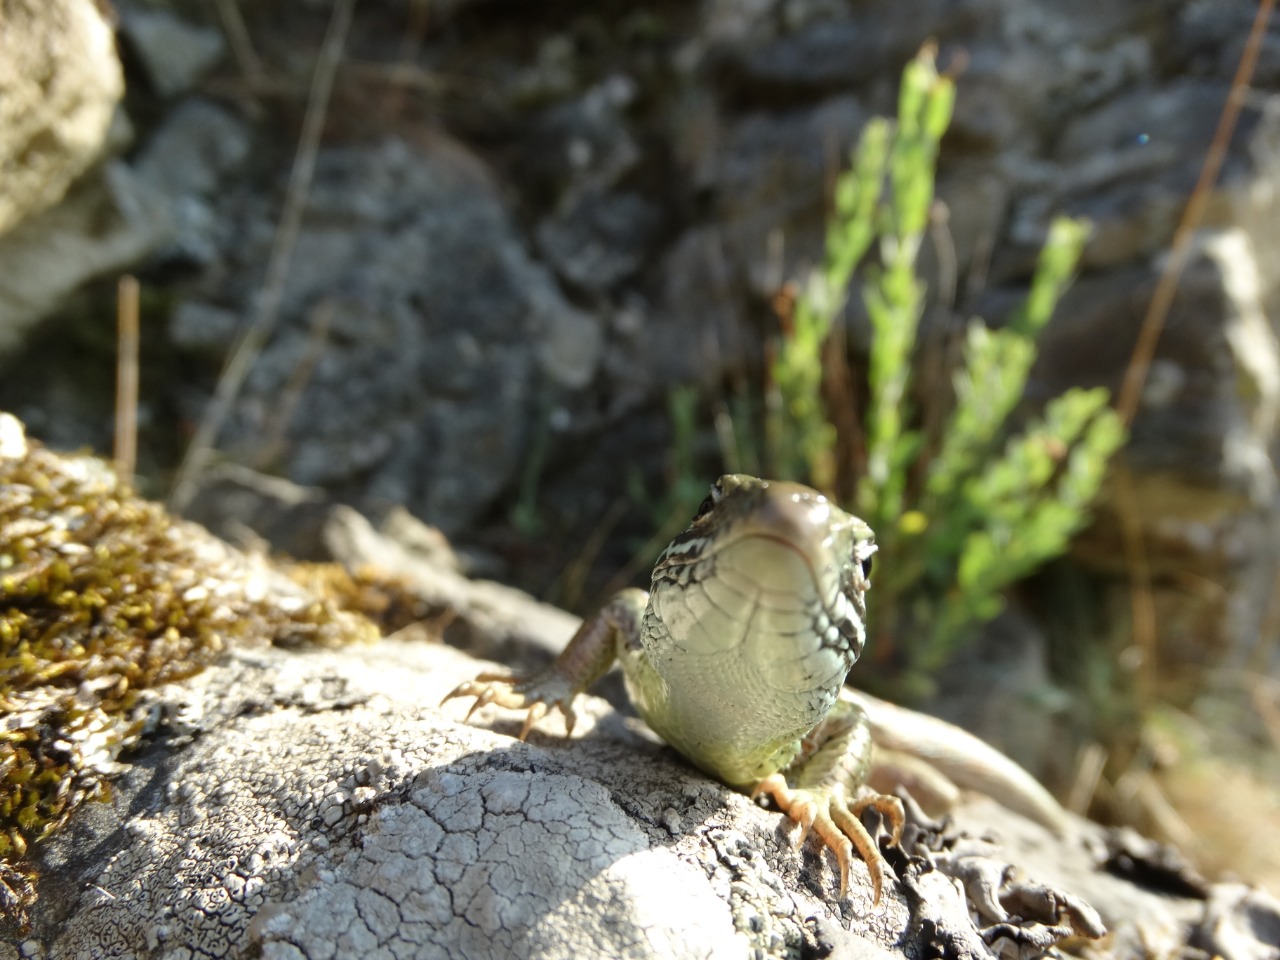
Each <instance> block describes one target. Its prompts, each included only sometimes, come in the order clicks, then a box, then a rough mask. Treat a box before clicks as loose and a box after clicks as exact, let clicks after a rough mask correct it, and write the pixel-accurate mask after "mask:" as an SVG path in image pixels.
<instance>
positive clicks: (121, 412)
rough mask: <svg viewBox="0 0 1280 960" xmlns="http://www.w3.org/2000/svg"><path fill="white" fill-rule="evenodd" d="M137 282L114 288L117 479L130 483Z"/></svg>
mask: <svg viewBox="0 0 1280 960" xmlns="http://www.w3.org/2000/svg"><path fill="white" fill-rule="evenodd" d="M139 340H140V336H139V333H138V279H137V277H131V276H128V275H126V276H123V277H121V278H120V282H119V284H118V285H117V286H116V436H115V451H114V459H115V465H116V476H118V477H119V478H120V479H121V480H123V481H124V482H125V483H132V482H133V474H134V471H135V470H136V469H137V466H138V343H139Z"/></svg>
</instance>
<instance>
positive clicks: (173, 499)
mask: <svg viewBox="0 0 1280 960" xmlns="http://www.w3.org/2000/svg"><path fill="white" fill-rule="evenodd" d="M354 7H355V0H337V2H336V3H335V4H334V7H333V15H332V17H330V20H329V30H328V33H327V34H326V35H325V39H324V44H323V46H322V47H321V48H320V55H319V57H318V59H317V61H316V68H315V74H314V76H313V77H312V82H311V93H310V95H309V97H308V99H307V112H306V115H305V117H304V118H303V121H302V133H301V135H300V136H299V138H298V150H297V152H296V154H295V155H294V161H293V169H292V170H291V171H290V174H289V186H288V189H287V191H286V193H285V201H284V209H283V211H282V212H281V215H280V223H279V224H278V225H277V227H276V235H275V240H274V241H273V243H272V246H271V257H270V259H269V260H268V262H267V276H266V279H265V281H264V282H263V289H262V296H261V298H260V299H259V301H258V309H257V311H256V313H255V315H254V318H253V323H252V324H250V326H249V328H248V330H246V331H245V333H244V335H243V336H242V337H241V338H240V340H239V342H237V344H236V345H235V347H234V348H233V349H232V351H231V356H230V357H229V358H228V360H227V365H226V368H225V369H224V370H223V372H222V377H221V378H220V379H219V380H218V387H217V390H216V391H215V392H214V395H213V399H212V400H211V401H210V403H209V406H208V407H207V408H206V410H205V413H204V417H203V418H202V419H201V421H200V424H199V425H198V426H197V427H196V432H195V436H194V437H192V439H191V444H190V446H188V447H187V453H186V456H185V457H183V460H182V463H181V464H180V465H179V466H178V471H177V474H176V476H175V477H174V481H173V489H172V490H171V491H170V493H169V507H170V509H172V510H175V511H181V510H182V509H183V507H185V506H186V504H187V503H188V502H189V501H190V499H191V496H192V494H193V493H194V487H195V481H196V478H197V477H198V476H199V474H200V472H201V470H202V469H203V467H204V465H205V463H206V461H207V460H208V457H209V453H210V451H211V450H212V449H213V446H214V444H215V443H216V442H217V439H218V432H219V430H220V429H221V428H222V424H223V423H224V422H225V421H226V419H227V415H228V414H229V412H230V410H231V404H232V403H233V402H234V401H235V398H236V396H237V395H238V394H239V393H240V388H241V387H242V386H243V385H244V381H245V378H246V377H247V376H248V374H249V370H250V369H251V368H252V367H253V363H254V361H255V360H256V359H257V357H258V354H259V353H260V352H261V351H262V348H263V346H264V345H265V344H266V342H267V338H268V337H269V336H270V335H271V330H272V328H273V327H274V326H275V323H276V319H277V317H278V315H279V313H280V303H281V301H282V299H283V297H284V283H285V279H286V278H287V276H288V274H289V264H290V261H291V259H292V257H293V248H294V245H295V243H296V241H297V238H298V229H299V227H300V226H301V224H302V213H303V209H304V208H305V206H306V200H307V194H308V192H309V191H310V189H311V178H312V175H313V174H314V172H315V165H316V153H317V151H318V150H319V147H320V134H321V133H322V132H323V130H324V123H325V116H326V114H327V113H328V109H329V97H330V94H331V93H332V92H333V82H334V78H335V77H336V76H337V73H338V65H339V64H340V63H341V62H342V56H343V50H344V49H345V47H346V41H347V33H348V32H349V30H350V28H351V16H352V11H353V9H354Z"/></svg>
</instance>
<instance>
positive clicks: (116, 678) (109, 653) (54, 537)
mask: <svg viewBox="0 0 1280 960" xmlns="http://www.w3.org/2000/svg"><path fill="white" fill-rule="evenodd" d="M341 606H342V605H341V604H340V603H339V602H335V601H334V600H331V599H325V598H318V597H316V596H314V595H311V594H308V593H305V592H304V591H303V590H301V589H300V588H298V587H297V586H296V585H294V584H293V583H292V582H290V581H288V580H286V579H285V578H284V577H282V576H281V575H279V574H277V573H276V572H275V571H274V570H272V569H271V568H270V567H268V566H267V565H266V564H265V562H255V561H253V560H251V559H249V558H246V557H244V556H242V555H240V554H238V553H236V552H235V551H233V550H231V548H229V547H227V546H226V545H224V544H222V543H221V542H220V541H217V540H215V539H214V538H213V537H211V536H210V535H209V534H207V533H206V532H205V531H203V530H202V529H201V528H198V527H196V526H194V525H192V524H188V523H186V522H184V521H181V520H178V519H175V518H173V517H171V516H170V515H169V514H168V513H167V512H166V511H165V510H164V508H163V507H161V506H160V505H158V504H155V503H151V502H148V501H146V500H143V499H141V498H139V497H137V496H136V495H135V494H134V493H133V492H132V491H131V490H129V489H128V488H127V487H125V486H124V485H123V484H121V483H119V482H118V481H117V479H116V477H115V475H114V473H112V472H111V470H110V468H109V467H108V466H107V465H106V464H104V463H103V462H102V461H100V460H97V459H95V458H92V457H88V456H74V457H67V456H62V455H59V454H55V453H53V452H51V451H49V450H47V449H45V448H44V447H42V446H40V445H39V444H37V443H35V442H32V441H28V440H27V439H26V438H25V437H24V436H23V433H22V428H21V425H20V424H19V423H18V421H17V420H15V419H14V418H13V417H10V416H8V415H5V414H0V902H2V903H3V904H6V905H9V906H12V905H13V904H14V903H18V904H19V908H20V907H21V902H22V901H29V900H30V895H29V894H30V890H29V889H25V888H24V887H23V879H24V877H26V878H27V879H28V880H29V879H30V874H29V871H26V869H25V868H24V867H22V865H21V863H20V860H21V858H23V857H24V856H25V855H26V854H27V853H28V851H29V850H30V849H31V847H32V845H33V844H35V843H37V842H39V841H40V840H41V839H43V838H45V837H47V836H49V834H50V833H52V832H53V831H54V830H56V829H58V828H59V827H60V826H62V825H63V824H65V823H66V821H67V818H68V817H69V816H70V815H71V814H72V812H73V811H74V810H75V809H76V807H77V806H79V805H80V804H81V803H84V802H85V801H87V800H94V799H102V798H105V797H106V796H107V795H108V789H109V787H108V782H109V777H110V776H111V775H112V774H113V773H115V772H117V771H118V770H119V769H120V764H119V761H118V757H119V756H120V753H121V751H122V750H125V749H127V748H128V747H129V746H131V745H133V744H135V743H136V742H137V741H138V739H139V737H140V736H141V735H142V733H143V730H144V726H145V724H146V722H147V720H148V717H149V711H148V709H147V703H146V698H145V696H144V694H143V692H144V691H146V690H148V689H149V688H153V687H156V686H158V685H160V684H164V683H169V682H172V681H175V680H180V679H182V678H184V677H189V676H191V675H192V674H194V673H196V672H198V671H200V670H202V669H204V668H205V667H206V666H208V665H209V664H211V663H213V662H214V661H215V660H216V659H217V658H218V656H219V655H220V654H222V653H223V651H225V650H226V649H227V647H228V645H230V644H232V643H245V644H248V643H256V644H262V643H272V644H276V645H289V646H297V645H302V644H317V643H318V644H324V645H336V644H341V643H346V642H349V641H350V640H353V639H373V638H375V637H376V636H377V635H378V630H377V628H376V627H375V626H374V625H373V624H372V623H370V622H369V621H368V620H366V619H365V618H364V617H362V616H358V615H354V614H351V613H347V612H344V611H343V610H342V609H341ZM6 861H7V862H6ZM28 887H29V884H28Z"/></svg>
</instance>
